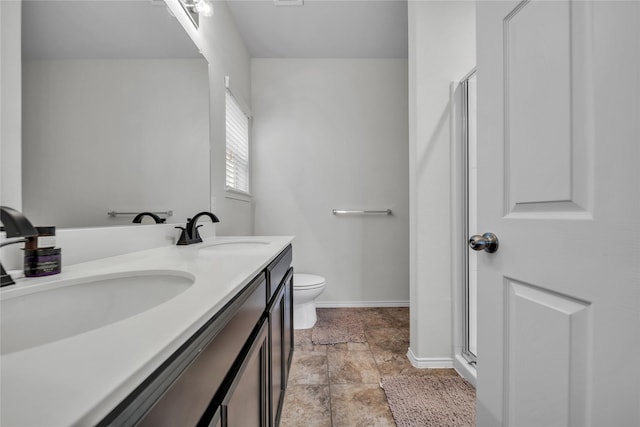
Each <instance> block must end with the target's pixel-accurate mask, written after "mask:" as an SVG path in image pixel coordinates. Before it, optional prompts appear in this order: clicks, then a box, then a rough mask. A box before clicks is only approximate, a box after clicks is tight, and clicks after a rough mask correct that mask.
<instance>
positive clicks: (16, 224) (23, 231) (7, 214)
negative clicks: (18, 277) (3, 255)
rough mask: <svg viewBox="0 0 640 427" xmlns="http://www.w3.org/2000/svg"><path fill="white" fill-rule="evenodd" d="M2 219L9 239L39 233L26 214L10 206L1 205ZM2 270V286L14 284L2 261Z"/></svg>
mask: <svg viewBox="0 0 640 427" xmlns="http://www.w3.org/2000/svg"><path fill="white" fill-rule="evenodd" d="M0 220H1V221H2V224H3V225H4V230H5V231H6V233H7V238H8V239H10V238H13V237H33V236H37V235H38V230H36V228H35V227H34V226H33V225H32V224H31V222H30V221H29V220H28V219H27V217H26V216H24V215H23V214H22V213H21V212H18V211H17V210H15V209H13V208H10V207H8V206H0ZM25 241H26V239H18V240H12V241H10V242H2V243H0V248H1V247H3V246H8V245H14V244H16V243H23V242H25ZM0 270H2V271H1V272H0V273H1V274H2V279H1V281H0V287H2V286H7V285H13V284H14V283H15V282H14V281H13V279H12V278H11V276H10V275H9V273H7V272H6V271H5V269H4V267H3V266H2V263H0Z"/></svg>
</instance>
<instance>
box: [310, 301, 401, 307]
mask: <svg viewBox="0 0 640 427" xmlns="http://www.w3.org/2000/svg"><path fill="white" fill-rule="evenodd" d="M316 307H318V308H343V307H354V308H357V307H409V301H316Z"/></svg>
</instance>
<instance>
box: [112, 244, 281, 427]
mask: <svg viewBox="0 0 640 427" xmlns="http://www.w3.org/2000/svg"><path fill="white" fill-rule="evenodd" d="M291 262H292V248H291V245H289V246H288V247H287V248H286V249H285V250H284V251H282V252H281V253H280V254H279V255H278V256H277V257H276V259H275V260H274V261H273V262H272V263H270V264H269V265H268V266H267V268H266V269H265V270H264V271H263V272H261V273H260V274H259V275H258V276H256V277H255V278H254V279H253V280H252V281H251V282H250V283H249V284H248V285H247V286H246V287H245V288H244V289H243V290H242V291H240V292H239V293H238V294H237V295H236V296H235V297H234V298H233V299H232V300H231V301H230V302H229V303H227V304H226V305H225V307H224V308H223V309H222V310H220V311H219V312H218V313H216V315H214V316H213V317H212V318H211V319H210V320H209V321H208V322H207V324H205V325H204V326H203V327H202V328H201V329H200V330H199V331H198V332H197V333H196V334H194V335H193V336H192V337H191V338H190V339H189V340H187V342H186V343H185V344H184V345H183V346H182V347H181V348H180V349H179V350H178V351H176V352H175V353H174V354H173V355H172V356H171V357H170V358H169V359H168V360H167V361H165V362H164V364H163V365H162V366H161V367H160V368H158V369H157V370H156V371H155V372H154V373H153V374H152V375H151V376H150V377H149V378H147V380H146V381H145V382H144V383H143V384H142V385H140V386H139V387H138V388H137V389H136V390H135V391H134V392H133V393H131V394H130V395H129V396H128V397H127V399H125V401H124V402H122V403H121V404H120V405H118V406H117V407H116V408H115V409H114V410H113V411H112V412H111V413H110V414H109V415H107V417H105V418H104V419H103V420H102V421H101V422H100V423H99V426H107V425H109V426H133V425H137V426H153V427H161V426H170V427H174V426H181V427H183V426H184V427H187V426H216V427H217V426H219V427H228V426H238V427H276V426H277V425H278V424H279V418H280V412H281V410H282V404H283V400H284V391H285V389H286V380H287V376H288V371H289V366H290V363H291V359H292V355H293V268H291Z"/></svg>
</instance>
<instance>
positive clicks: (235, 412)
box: [221, 320, 269, 427]
mask: <svg viewBox="0 0 640 427" xmlns="http://www.w3.org/2000/svg"><path fill="white" fill-rule="evenodd" d="M268 356H269V340H268V329H267V322H266V321H264V320H263V323H262V326H261V327H260V330H259V332H258V335H257V337H256V339H255V340H254V341H253V344H252V346H251V348H250V350H249V352H248V353H247V355H246V357H245V359H244V361H243V362H242V365H241V366H240V369H239V370H238V373H237V375H236V377H235V379H234V380H233V383H232V384H231V387H230V388H229V392H228V393H227V395H226V397H225V399H224V400H223V403H222V423H221V425H222V426H224V427H266V426H267V425H268V424H267V415H268V406H267V402H268V400H267V397H268V392H267V381H268V377H267V362H268Z"/></svg>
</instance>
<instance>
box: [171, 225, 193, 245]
mask: <svg viewBox="0 0 640 427" xmlns="http://www.w3.org/2000/svg"><path fill="white" fill-rule="evenodd" d="M173 228H177V229H179V230H182V232H180V237H179V238H178V242H177V243H176V245H188V244H190V243H191V239H190V238H189V236H188V234H187V229H186V228H184V227H180V226H177V227H173Z"/></svg>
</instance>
